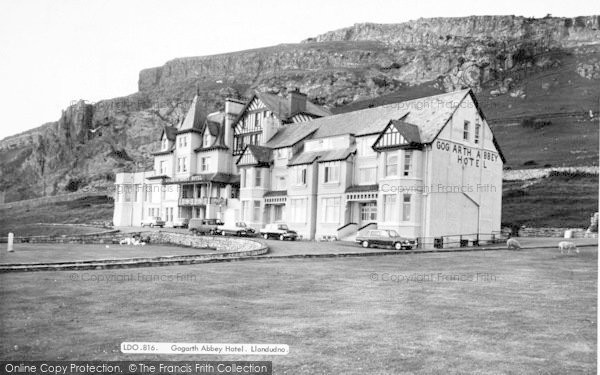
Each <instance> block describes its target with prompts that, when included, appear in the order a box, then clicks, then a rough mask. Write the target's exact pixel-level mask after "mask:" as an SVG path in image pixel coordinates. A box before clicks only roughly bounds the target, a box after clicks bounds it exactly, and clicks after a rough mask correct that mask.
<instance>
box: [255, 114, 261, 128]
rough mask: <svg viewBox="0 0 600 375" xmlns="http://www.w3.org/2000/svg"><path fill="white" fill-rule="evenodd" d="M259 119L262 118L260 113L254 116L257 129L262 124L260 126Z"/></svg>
mask: <svg viewBox="0 0 600 375" xmlns="http://www.w3.org/2000/svg"><path fill="white" fill-rule="evenodd" d="M259 118H260V113H259V112H256V113H255V114H254V126H255V127H257V128H258V127H259V126H260V124H259Z"/></svg>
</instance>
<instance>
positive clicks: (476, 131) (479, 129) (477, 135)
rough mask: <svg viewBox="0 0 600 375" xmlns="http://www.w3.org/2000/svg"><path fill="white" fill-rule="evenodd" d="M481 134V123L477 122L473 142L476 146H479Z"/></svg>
mask: <svg viewBox="0 0 600 375" xmlns="http://www.w3.org/2000/svg"><path fill="white" fill-rule="evenodd" d="M480 132H481V124H480V123H479V121H477V122H475V135H474V138H473V142H475V143H476V144H479V136H480V135H479V133H480Z"/></svg>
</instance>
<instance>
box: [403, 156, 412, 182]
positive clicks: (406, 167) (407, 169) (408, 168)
mask: <svg viewBox="0 0 600 375" xmlns="http://www.w3.org/2000/svg"><path fill="white" fill-rule="evenodd" d="M407 160H408V163H407V162H406V161H407ZM413 160H414V152H413V150H404V163H403V167H402V175H403V176H404V177H410V176H412V174H413Z"/></svg>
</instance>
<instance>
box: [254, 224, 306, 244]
mask: <svg viewBox="0 0 600 375" xmlns="http://www.w3.org/2000/svg"><path fill="white" fill-rule="evenodd" d="M260 234H261V235H262V236H263V238H264V239H265V240H267V239H269V238H279V239H280V240H281V241H283V240H292V241H295V240H297V239H298V238H299V236H298V233H297V232H296V231H295V230H291V229H290V228H288V226H287V224H267V225H266V226H265V227H264V228H263V229H261V230H260Z"/></svg>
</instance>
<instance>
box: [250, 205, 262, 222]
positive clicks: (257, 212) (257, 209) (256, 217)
mask: <svg viewBox="0 0 600 375" xmlns="http://www.w3.org/2000/svg"><path fill="white" fill-rule="evenodd" d="M252 219H253V220H254V221H260V201H254V207H253V210H252Z"/></svg>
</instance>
